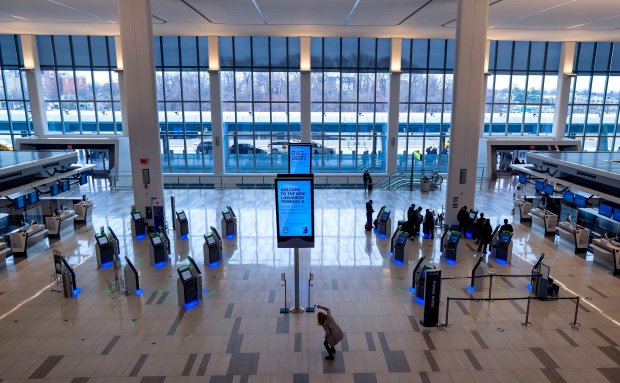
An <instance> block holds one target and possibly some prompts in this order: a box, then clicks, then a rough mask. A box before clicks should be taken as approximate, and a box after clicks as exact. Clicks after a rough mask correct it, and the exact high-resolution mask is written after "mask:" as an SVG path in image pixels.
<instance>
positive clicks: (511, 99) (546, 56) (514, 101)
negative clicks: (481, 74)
mask: <svg viewBox="0 0 620 383" xmlns="http://www.w3.org/2000/svg"><path fill="white" fill-rule="evenodd" d="M560 49H561V44H560V43H554V42H549V43H547V42H529V41H491V49H490V53H489V75H488V77H487V91H486V110H485V116H484V133H485V134H487V135H549V134H551V130H552V127H553V115H554V113H555V96H556V93H557V79H558V77H557V76H558V67H559V57H560Z"/></svg>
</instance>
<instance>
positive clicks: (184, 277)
mask: <svg viewBox="0 0 620 383" xmlns="http://www.w3.org/2000/svg"><path fill="white" fill-rule="evenodd" d="M181 279H182V280H183V281H184V282H185V281H188V280H190V279H192V272H191V271H189V270H185V271H182V272H181Z"/></svg>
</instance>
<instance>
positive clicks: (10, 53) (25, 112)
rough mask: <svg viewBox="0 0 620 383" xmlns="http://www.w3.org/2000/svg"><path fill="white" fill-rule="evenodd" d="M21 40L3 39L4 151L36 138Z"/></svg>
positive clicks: (0, 103)
mask: <svg viewBox="0 0 620 383" xmlns="http://www.w3.org/2000/svg"><path fill="white" fill-rule="evenodd" d="M22 67H23V58H22V53H21V44H20V39H19V36H16V35H0V76H1V78H0V150H6V149H9V148H13V145H14V144H15V140H14V139H15V137H20V136H21V137H25V136H29V135H31V134H32V123H31V115H30V102H29V99H28V88H27V86H26V79H25V76H24V73H23V72H22V71H21V70H20V68H22Z"/></svg>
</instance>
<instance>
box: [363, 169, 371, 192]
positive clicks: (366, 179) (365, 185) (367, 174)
mask: <svg viewBox="0 0 620 383" xmlns="http://www.w3.org/2000/svg"><path fill="white" fill-rule="evenodd" d="M362 178H363V179H364V191H366V190H368V180H369V179H370V173H368V170H366V171H364V175H363V176H362Z"/></svg>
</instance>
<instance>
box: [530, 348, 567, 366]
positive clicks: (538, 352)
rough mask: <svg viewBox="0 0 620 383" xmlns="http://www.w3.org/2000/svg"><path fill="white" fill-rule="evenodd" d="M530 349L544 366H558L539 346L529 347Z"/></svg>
mask: <svg viewBox="0 0 620 383" xmlns="http://www.w3.org/2000/svg"><path fill="white" fill-rule="evenodd" d="M530 351H532V353H533V354H534V355H535V356H536V358H538V360H540V363H542V364H543V366H545V368H560V366H558V364H557V363H556V362H554V361H553V359H551V357H550V356H549V354H547V352H546V351H545V350H543V349H542V348H541V347H530Z"/></svg>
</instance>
